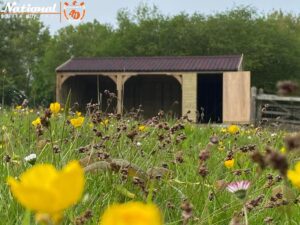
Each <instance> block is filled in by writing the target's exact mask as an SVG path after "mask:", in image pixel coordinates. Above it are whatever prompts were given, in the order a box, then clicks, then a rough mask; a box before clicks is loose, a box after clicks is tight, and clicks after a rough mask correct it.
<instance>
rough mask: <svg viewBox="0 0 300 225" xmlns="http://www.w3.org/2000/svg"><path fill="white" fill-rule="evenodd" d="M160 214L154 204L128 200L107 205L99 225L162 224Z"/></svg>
mask: <svg viewBox="0 0 300 225" xmlns="http://www.w3.org/2000/svg"><path fill="white" fill-rule="evenodd" d="M162 224H163V221H162V215H161V212H160V210H159V209H158V207H157V206H156V205H154V204H144V203H142V202H128V203H125V204H116V205H112V206H110V207H108V209H106V211H105V212H104V214H103V216H102V218H101V221H100V225H162Z"/></svg>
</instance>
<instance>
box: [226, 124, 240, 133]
mask: <svg viewBox="0 0 300 225" xmlns="http://www.w3.org/2000/svg"><path fill="white" fill-rule="evenodd" d="M227 131H228V133H230V134H237V133H238V132H239V131H240V128H239V126H237V125H230V126H229V127H228V128H227Z"/></svg>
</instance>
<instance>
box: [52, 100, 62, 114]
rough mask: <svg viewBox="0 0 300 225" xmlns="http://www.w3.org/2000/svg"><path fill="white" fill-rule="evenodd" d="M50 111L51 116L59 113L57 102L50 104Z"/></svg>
mask: <svg viewBox="0 0 300 225" xmlns="http://www.w3.org/2000/svg"><path fill="white" fill-rule="evenodd" d="M50 110H51V112H52V113H53V114H57V113H59V111H60V104H59V103H58V102H54V103H51V104H50Z"/></svg>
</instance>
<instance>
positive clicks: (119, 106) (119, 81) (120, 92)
mask: <svg viewBox="0 0 300 225" xmlns="http://www.w3.org/2000/svg"><path fill="white" fill-rule="evenodd" d="M123 87H124V86H123V76H122V75H120V74H119V75H118V76H117V92H118V102H117V113H119V114H122V113H123Z"/></svg>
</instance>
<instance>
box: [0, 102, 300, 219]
mask: <svg viewBox="0 0 300 225" xmlns="http://www.w3.org/2000/svg"><path fill="white" fill-rule="evenodd" d="M44 111H45V110H44V109H38V110H29V109H27V108H25V109H24V108H20V107H18V109H16V108H14V109H11V110H8V109H7V110H2V111H0V129H1V130H0V151H1V158H2V159H3V160H2V163H1V165H0V177H1V183H0V190H1V191H0V198H1V200H0V221H1V222H0V224H7V225H10V224H11V225H13V224H22V223H23V224H29V222H28V221H27V222H24V221H25V220H24V217H25V218H26V215H28V213H26V209H25V208H24V207H23V206H22V205H20V204H19V203H18V201H17V200H16V199H15V198H14V197H13V195H12V194H11V192H10V188H9V186H8V185H7V182H6V181H7V177H8V176H11V177H18V176H19V175H20V174H21V173H23V172H24V171H26V170H27V169H28V168H30V167H32V165H31V164H30V163H29V162H28V161H26V160H24V158H25V157H26V156H28V155H30V154H32V153H35V154H36V156H37V158H36V164H40V163H50V164H53V165H55V167H56V168H58V169H60V168H62V167H63V166H64V165H66V164H67V163H68V162H69V161H71V160H79V161H80V163H81V165H82V166H83V167H85V171H86V173H85V179H86V182H85V187H84V192H83V195H82V198H81V199H80V201H79V202H78V203H77V204H76V205H74V206H72V207H69V208H68V209H67V210H66V211H65V213H64V218H63V221H62V223H61V224H98V223H99V220H100V217H101V215H102V214H103V212H104V210H105V209H106V208H107V207H108V206H109V205H110V204H112V203H123V202H128V201H142V202H147V201H148V202H149V201H152V202H153V203H155V204H156V205H157V206H158V207H159V208H160V210H161V212H162V214H163V218H164V224H165V225H171V224H174V225H176V224H202V225H206V224H208V225H217V224H219V225H223V224H231V225H237V224H245V220H247V222H246V223H248V224H280V225H282V224H300V219H299V218H300V210H299V204H298V201H297V198H298V196H299V190H297V188H296V187H294V186H293V185H292V184H291V183H290V181H289V180H288V179H287V178H286V177H285V173H286V169H287V168H286V167H285V163H284V162H285V160H287V162H288V164H289V169H293V168H294V166H295V164H296V161H297V160H298V157H299V156H300V154H299V153H298V152H297V151H288V149H287V150H286V148H283V147H284V146H285V145H286V143H284V138H285V136H287V135H289V134H287V133H285V132H284V131H280V130H277V131H268V130H267V129H262V128H257V127H253V126H242V127H237V128H236V127H235V129H237V130H235V129H233V131H230V130H228V127H225V126H224V127H221V126H213V125H206V126H199V125H196V124H193V123H190V122H188V121H187V120H186V119H180V120H172V119H166V117H164V116H163V115H161V116H158V117H156V118H155V119H152V120H148V121H143V120H139V119H137V117H136V115H133V116H132V117H126V118H119V116H118V115H114V114H112V115H104V114H102V113H100V112H97V111H93V110H91V112H90V114H89V113H87V114H86V115H84V122H83V124H77V125H78V127H77V128H74V126H73V125H74V124H73V125H72V124H71V123H70V118H78V117H80V115H79V114H78V113H77V115H76V113H75V110H74V113H73V114H72V113H71V112H70V113H66V112H65V111H66V110H65V111H63V110H60V112H59V113H56V114H52V115H51V116H50V115H47V113H46V117H45V116H44V115H45V112H44ZM37 117H40V118H41V120H42V121H41V123H39V121H36V124H35V125H33V124H32V121H34V120H36V119H37ZM81 122H82V121H80V122H79V123H81ZM289 141H293V140H289ZM287 144H289V143H287ZM266 147H269V150H267V151H266ZM290 147H291V146H290ZM296 147H297V146H296ZM259 152H260V153H261V154H262V155H260V154H259ZM266 152H267V153H266ZM199 154H200V158H199ZM260 156H262V157H260ZM228 159H234V161H231V162H229V163H228V164H226V166H225V164H224V162H225V161H226V160H228ZM257 159H258V160H257ZM259 159H260V160H259ZM254 161H257V162H259V163H255V162H254ZM259 164H260V165H259ZM261 166H262V167H261ZM264 166H265V168H264ZM243 180H247V181H250V183H251V185H250V188H249V189H248V190H247V195H246V197H245V198H244V199H239V198H237V196H236V194H234V193H230V192H229V191H227V190H226V186H227V184H228V183H230V182H234V181H243ZM245 208H246V210H245ZM245 211H246V212H247V213H246V216H245ZM22 221H23V222H22ZM30 224H35V222H34V213H31V223H30Z"/></svg>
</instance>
